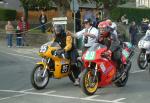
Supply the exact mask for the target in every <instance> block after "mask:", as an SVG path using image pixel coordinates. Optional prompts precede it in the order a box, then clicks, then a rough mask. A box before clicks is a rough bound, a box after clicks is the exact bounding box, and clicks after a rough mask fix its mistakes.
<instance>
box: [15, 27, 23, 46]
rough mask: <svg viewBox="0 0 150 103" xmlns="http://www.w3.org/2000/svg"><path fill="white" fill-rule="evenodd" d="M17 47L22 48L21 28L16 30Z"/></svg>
mask: <svg viewBox="0 0 150 103" xmlns="http://www.w3.org/2000/svg"><path fill="white" fill-rule="evenodd" d="M16 47H22V35H21V32H20V28H19V26H17V30H16Z"/></svg>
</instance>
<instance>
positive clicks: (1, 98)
mask: <svg viewBox="0 0 150 103" xmlns="http://www.w3.org/2000/svg"><path fill="white" fill-rule="evenodd" d="M25 95H27V94H20V95H14V96H10V97H5V98H1V99H0V101H2V100H6V99H11V98H16V97H21V96H25Z"/></svg>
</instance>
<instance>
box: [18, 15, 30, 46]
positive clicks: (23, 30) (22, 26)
mask: <svg viewBox="0 0 150 103" xmlns="http://www.w3.org/2000/svg"><path fill="white" fill-rule="evenodd" d="M18 26H19V28H20V32H21V34H22V45H23V46H25V45H26V46H28V44H27V42H26V34H27V31H28V30H29V23H28V22H27V21H25V18H24V17H21V19H20V21H19V22H18Z"/></svg>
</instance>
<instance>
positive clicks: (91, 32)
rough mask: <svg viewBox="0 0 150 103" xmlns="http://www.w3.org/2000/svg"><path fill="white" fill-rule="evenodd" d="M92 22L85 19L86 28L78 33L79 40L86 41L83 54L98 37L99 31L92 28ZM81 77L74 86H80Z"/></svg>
mask: <svg viewBox="0 0 150 103" xmlns="http://www.w3.org/2000/svg"><path fill="white" fill-rule="evenodd" d="M92 25H93V23H92V20H91V19H90V18H89V19H85V20H84V26H85V28H84V29H83V30H81V31H79V32H77V33H76V35H77V38H80V37H82V36H83V41H84V47H83V51H82V53H84V52H85V51H86V50H87V49H88V48H90V47H91V46H92V45H93V44H94V43H95V42H96V39H97V37H98V30H97V29H96V28H95V27H93V26H92ZM79 78H80V75H79V77H78V78H77V79H76V80H75V83H74V85H75V86H77V85H79Z"/></svg>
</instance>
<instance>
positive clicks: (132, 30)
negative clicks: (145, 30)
mask: <svg viewBox="0 0 150 103" xmlns="http://www.w3.org/2000/svg"><path fill="white" fill-rule="evenodd" d="M129 33H130V39H131V43H132V45H133V46H135V45H136V38H137V33H138V28H137V26H136V23H135V21H133V22H132V24H131V26H130V28H129Z"/></svg>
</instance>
